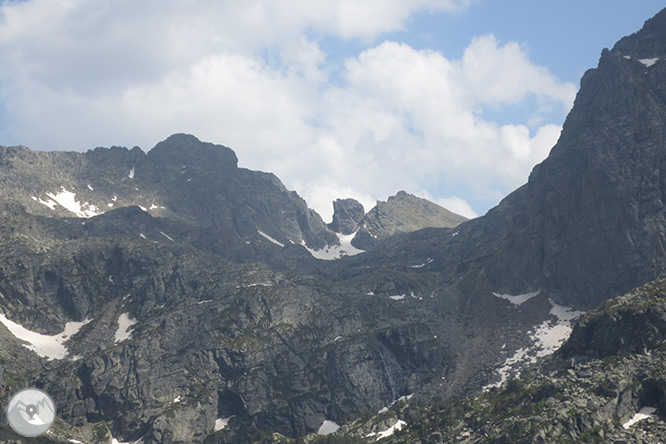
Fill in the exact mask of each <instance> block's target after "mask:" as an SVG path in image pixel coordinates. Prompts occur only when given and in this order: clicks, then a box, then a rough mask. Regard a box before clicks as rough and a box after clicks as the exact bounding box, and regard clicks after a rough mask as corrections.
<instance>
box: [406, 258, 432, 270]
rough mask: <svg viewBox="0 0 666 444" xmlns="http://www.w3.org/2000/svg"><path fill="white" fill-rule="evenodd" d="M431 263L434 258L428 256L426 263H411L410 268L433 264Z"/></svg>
mask: <svg viewBox="0 0 666 444" xmlns="http://www.w3.org/2000/svg"><path fill="white" fill-rule="evenodd" d="M431 263H432V259H430V258H428V259H426V261H425V262H424V263H422V264H419V265H410V266H409V268H423V267H425V266H426V265H428V264H431Z"/></svg>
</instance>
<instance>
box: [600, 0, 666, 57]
mask: <svg viewBox="0 0 666 444" xmlns="http://www.w3.org/2000/svg"><path fill="white" fill-rule="evenodd" d="M613 51H618V52H621V53H622V54H624V55H628V56H631V57H633V58H636V59H641V58H652V57H664V56H666V9H663V10H662V11H661V12H659V13H657V15H655V16H654V17H652V18H650V19H648V20H647V21H646V22H645V24H644V25H643V28H641V30H640V31H637V32H635V33H633V34H631V35H630V36H627V37H624V38H623V39H621V40H620V41H618V42H617V43H616V44H615V46H614V47H613Z"/></svg>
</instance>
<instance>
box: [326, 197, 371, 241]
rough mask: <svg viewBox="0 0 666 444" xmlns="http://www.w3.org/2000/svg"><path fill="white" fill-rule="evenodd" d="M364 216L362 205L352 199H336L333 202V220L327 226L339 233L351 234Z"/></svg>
mask: <svg viewBox="0 0 666 444" xmlns="http://www.w3.org/2000/svg"><path fill="white" fill-rule="evenodd" d="M363 216H365V209H364V208H363V205H361V203H360V202H359V201H357V200H354V199H337V200H336V201H334V202H333V221H332V222H331V223H330V224H328V228H330V229H331V230H333V231H335V232H336V233H340V234H347V235H348V234H352V233H354V232H355V231H356V230H357V229H358V225H359V223H360V222H361V220H362V219H363Z"/></svg>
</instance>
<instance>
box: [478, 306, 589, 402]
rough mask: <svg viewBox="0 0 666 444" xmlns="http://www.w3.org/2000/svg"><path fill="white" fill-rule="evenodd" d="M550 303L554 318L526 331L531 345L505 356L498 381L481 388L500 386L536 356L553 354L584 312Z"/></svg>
mask: <svg viewBox="0 0 666 444" xmlns="http://www.w3.org/2000/svg"><path fill="white" fill-rule="evenodd" d="M550 303H551V306H552V308H551V309H550V314H551V316H553V317H555V318H556V320H552V319H549V320H546V321H544V322H542V323H541V324H539V325H537V326H536V327H535V329H534V332H531V331H528V332H527V334H528V335H529V338H530V339H531V340H532V345H530V346H528V347H526V348H525V347H523V348H519V349H518V350H516V352H515V353H514V354H513V356H511V357H509V358H507V359H506V360H505V361H504V365H503V366H502V367H501V368H499V369H498V370H497V372H498V373H499V375H500V381H499V382H496V383H492V384H488V385H486V386H485V387H483V390H488V389H490V388H492V387H499V386H501V385H502V384H503V383H504V382H505V381H506V380H507V379H508V378H509V375H510V374H511V373H515V374H516V376H519V375H520V371H519V368H520V367H522V366H524V365H529V364H534V363H535V362H537V359H538V358H541V357H543V356H548V355H550V354H553V353H554V352H555V351H556V350H557V349H558V348H560V346H561V345H562V344H563V343H564V341H566V340H567V338H568V337H569V335H571V331H572V328H571V322H572V321H575V320H576V319H578V318H579V317H580V316H581V315H582V314H583V313H584V312H582V311H577V310H573V309H572V308H569V307H564V306H562V305H557V304H556V303H554V302H553V301H552V300H550Z"/></svg>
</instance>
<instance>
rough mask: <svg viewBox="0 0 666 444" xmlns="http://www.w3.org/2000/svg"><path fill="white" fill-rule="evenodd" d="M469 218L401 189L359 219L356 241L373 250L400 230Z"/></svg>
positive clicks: (446, 225)
mask: <svg viewBox="0 0 666 444" xmlns="http://www.w3.org/2000/svg"><path fill="white" fill-rule="evenodd" d="M466 220H467V219H466V218H465V217H463V216H460V215H458V214H455V213H452V212H451V211H449V210H447V209H446V208H443V207H441V206H439V205H437V204H435V203H433V202H430V201H428V200H426V199H421V198H420V197H416V196H414V195H412V194H408V193H406V192H404V191H400V192H399V193H398V194H396V195H395V196H390V197H389V198H388V200H387V201H386V202H381V201H378V202H377V205H375V206H374V207H373V208H372V209H371V210H370V211H369V212H368V214H366V215H365V216H364V217H363V218H362V219H361V220H360V221H359V222H358V226H357V228H356V230H355V231H356V236H354V239H353V240H352V245H353V246H355V247H357V248H360V249H362V250H370V249H372V248H373V247H374V246H376V245H377V244H378V243H379V242H380V241H382V240H385V239H388V238H389V237H392V236H393V235H395V234H397V233H411V232H413V231H418V230H421V229H423V228H429V227H432V228H453V227H455V226H457V225H460V224H461V223H463V222H465V221H466Z"/></svg>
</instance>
